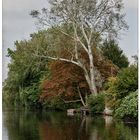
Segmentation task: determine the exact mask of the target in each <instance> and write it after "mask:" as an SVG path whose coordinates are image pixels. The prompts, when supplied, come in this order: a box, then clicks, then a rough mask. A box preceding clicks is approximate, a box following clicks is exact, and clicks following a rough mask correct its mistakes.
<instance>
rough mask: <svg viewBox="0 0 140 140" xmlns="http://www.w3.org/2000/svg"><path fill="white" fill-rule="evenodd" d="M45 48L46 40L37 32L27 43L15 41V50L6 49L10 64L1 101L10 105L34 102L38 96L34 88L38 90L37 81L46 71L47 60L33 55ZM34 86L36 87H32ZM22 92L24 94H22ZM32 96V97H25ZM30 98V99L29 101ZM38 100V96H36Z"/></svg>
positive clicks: (43, 35)
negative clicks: (8, 102)
mask: <svg viewBox="0 0 140 140" xmlns="http://www.w3.org/2000/svg"><path fill="white" fill-rule="evenodd" d="M45 46H46V39H45V34H44V32H43V31H42V32H38V33H37V34H33V35H32V39H31V40H29V41H26V40H24V41H20V42H18V41H16V42H15V47H16V48H15V50H14V51H13V50H11V49H8V56H9V57H10V58H11V63H10V64H9V65H8V67H9V73H8V78H7V79H6V80H5V82H4V87H3V99H4V100H7V101H10V103H12V104H16V103H18V104H23V105H25V102H24V101H25V100H22V99H23V98H24V97H28V98H26V101H27V100H28V101H29V100H30V101H31V102H32V103H33V102H34V101H35V99H34V97H36V94H39V92H38V90H35V88H36V86H37V85H38V86H37V87H38V88H39V79H40V78H41V76H42V75H43V73H44V72H46V71H47V65H46V64H47V63H48V60H47V59H45V60H44V59H41V58H37V57H36V56H35V54H37V53H38V52H39V51H43V49H44V48H43V47H45ZM34 85H36V86H34ZM23 92H24V94H22V93H23ZM25 94H27V95H29V94H32V96H31V95H30V96H27V95H25ZM29 98H30V99H29ZM31 98H32V99H31ZM38 99H39V96H38Z"/></svg>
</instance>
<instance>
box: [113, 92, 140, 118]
mask: <svg viewBox="0 0 140 140" xmlns="http://www.w3.org/2000/svg"><path fill="white" fill-rule="evenodd" d="M115 116H116V117H119V118H123V119H128V118H129V119H132V118H133V119H134V118H135V119H136V120H137V118H138V91H135V92H132V93H130V94H129V95H128V96H126V97H125V98H123V99H122V102H121V104H120V105H119V107H118V108H117V109H116V110H115Z"/></svg>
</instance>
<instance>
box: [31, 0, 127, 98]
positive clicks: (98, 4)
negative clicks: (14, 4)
mask: <svg viewBox="0 0 140 140" xmlns="http://www.w3.org/2000/svg"><path fill="white" fill-rule="evenodd" d="M122 8H123V3H122V0H114V1H113V0H50V9H47V8H43V9H42V10H41V11H40V12H39V11H37V10H33V11H31V15H32V16H33V17H35V18H37V20H38V21H39V23H40V24H41V25H43V27H45V28H47V27H52V28H57V30H58V31H59V32H61V33H62V34H64V35H66V36H68V37H69V38H71V39H72V40H73V41H74V42H75V43H74V44H73V47H72V48H71V50H70V53H71V57H69V58H66V57H61V56H59V55H53V54H51V53H49V54H46V55H45V56H42V57H45V58H49V59H52V60H60V61H65V62H68V63H73V64H75V65H77V66H79V67H80V68H81V69H82V70H83V71H84V76H85V79H86V81H87V83H88V85H89V88H90V91H91V93H92V94H95V95H97V88H96V81H95V76H96V74H97V69H96V67H95V66H94V55H93V52H92V49H93V47H95V46H96V47H97V46H98V39H99V37H103V38H106V37H108V36H111V37H112V36H113V37H117V36H118V34H119V33H120V31H121V30H123V29H127V28H128V26H127V24H126V22H125V20H124V17H125V14H123V13H122ZM64 25H70V28H71V29H72V31H73V32H72V33H70V32H67V30H63V28H62V27H63V26H64ZM53 47H54V46H53V45H52V46H51V48H53ZM64 49H65V48H64ZM81 49H82V50H83V51H85V52H86V54H87V56H88V58H89V65H88V67H87V66H86V65H87V64H85V61H84V58H83V59H82V57H81V54H80V52H81V51H80V50H81Z"/></svg>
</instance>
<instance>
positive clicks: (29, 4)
mask: <svg viewBox="0 0 140 140" xmlns="http://www.w3.org/2000/svg"><path fill="white" fill-rule="evenodd" d="M124 6H125V9H124V12H125V13H126V21H127V23H128V25H129V31H127V32H125V35H123V36H122V37H121V40H119V46H120V47H121V48H122V49H123V50H124V53H125V54H126V55H127V56H128V58H129V60H130V61H132V60H131V56H132V55H135V54H137V50H138V49H137V47H138V27H137V26H138V24H137V23H138V21H137V20H138V18H137V16H138V15H137V10H138V8H137V6H138V2H137V0H124ZM43 7H47V0H3V7H2V8H3V80H4V79H5V78H6V76H7V72H8V69H7V64H8V63H9V59H8V58H7V57H6V54H7V48H13V49H14V41H16V40H23V39H29V35H30V34H31V33H33V32H35V31H37V28H36V26H35V24H34V20H33V19H32V17H31V16H30V15H29V13H30V11H31V10H32V9H42V8H43Z"/></svg>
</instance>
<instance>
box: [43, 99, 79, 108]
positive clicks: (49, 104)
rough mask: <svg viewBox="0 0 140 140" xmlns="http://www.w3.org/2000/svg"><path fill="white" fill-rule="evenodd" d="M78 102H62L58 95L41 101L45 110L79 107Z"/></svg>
mask: <svg viewBox="0 0 140 140" xmlns="http://www.w3.org/2000/svg"><path fill="white" fill-rule="evenodd" d="M80 106H81V104H79V103H64V101H63V100H61V99H60V98H59V97H58V96H56V97H52V98H49V99H47V100H45V102H44V103H43V108H44V109H47V110H66V109H69V108H79V107H80Z"/></svg>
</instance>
